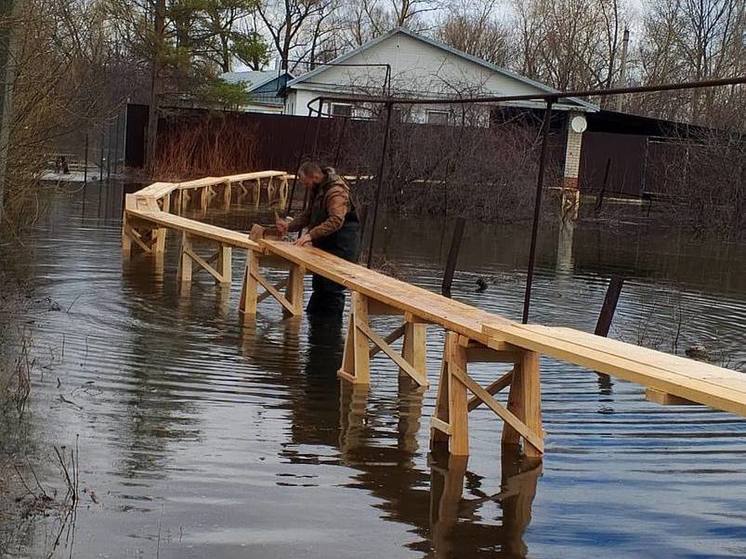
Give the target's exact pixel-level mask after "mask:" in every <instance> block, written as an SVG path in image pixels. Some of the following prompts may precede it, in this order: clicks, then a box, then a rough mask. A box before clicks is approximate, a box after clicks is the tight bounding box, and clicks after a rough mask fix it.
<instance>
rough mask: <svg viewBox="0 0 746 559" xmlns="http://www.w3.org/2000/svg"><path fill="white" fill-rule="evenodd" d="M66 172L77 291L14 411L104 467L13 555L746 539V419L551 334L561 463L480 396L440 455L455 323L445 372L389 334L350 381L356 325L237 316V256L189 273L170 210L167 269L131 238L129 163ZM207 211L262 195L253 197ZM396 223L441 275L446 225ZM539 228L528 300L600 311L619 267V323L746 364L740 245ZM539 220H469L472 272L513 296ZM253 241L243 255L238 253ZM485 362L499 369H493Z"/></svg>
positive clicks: (621, 553)
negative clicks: (649, 386) (434, 433)
mask: <svg viewBox="0 0 746 559" xmlns="http://www.w3.org/2000/svg"><path fill="white" fill-rule="evenodd" d="M54 196H55V200H54V204H53V205H52V211H51V213H50V214H49V216H48V217H47V218H46V219H45V221H44V222H43V223H42V224H40V226H39V227H38V230H37V231H36V232H35V235H34V239H33V241H32V246H33V254H34V256H35V260H34V264H33V273H34V276H35V284H36V286H37V292H36V294H35V297H37V298H39V299H43V298H46V297H49V298H50V300H51V301H53V302H56V303H57V304H58V306H59V309H60V310H58V311H53V310H49V311H45V312H39V313H38V315H37V316H35V317H33V318H34V320H35V322H34V323H33V324H32V325H31V328H32V333H33V343H34V354H35V356H36V358H37V365H36V368H35V370H34V372H33V378H32V381H33V385H32V390H31V399H30V402H29V407H28V410H27V412H26V414H25V415H24V417H23V419H22V421H21V422H20V423H18V422H15V423H9V422H7V421H6V423H5V424H4V425H3V429H4V431H3V433H2V435H1V436H0V437H1V438H2V442H1V444H2V445H3V446H4V447H5V448H6V449H7V448H14V449H17V450H21V451H26V452H28V453H30V454H31V455H32V456H33V457H35V458H36V459H39V460H40V461H41V462H42V466H39V469H38V471H37V473H38V475H39V476H40V478H41V482H42V483H44V484H50V485H54V484H58V483H59V472H57V470H56V469H55V467H54V464H53V463H52V462H51V461H47V462H46V465H44V464H45V462H44V461H43V458H44V457H47V456H49V454H50V451H51V448H52V445H68V446H71V445H74V444H75V440H76V436H78V435H79V453H80V485H81V489H85V490H86V491H85V493H82V494H81V505H80V506H79V507H78V510H77V515H76V517H75V518H74V524H73V525H72V526H71V528H70V529H68V530H67V531H66V532H65V536H64V537H63V538H61V541H60V544H59V545H58V546H57V548H56V549H53V547H54V540H55V538H56V536H57V533H58V531H59V524H58V520H56V518H55V517H54V516H51V517H48V518H45V517H37V518H36V519H34V520H32V521H29V522H28V523H27V525H26V529H25V532H24V534H23V538H22V539H23V543H22V545H21V546H20V547H14V548H13V549H11V550H9V554H10V555H9V556H11V557H47V556H48V555H49V554H50V552H51V553H52V554H53V556H56V557H81V558H88V557H112V558H118V557H124V558H146V557H154V558H155V557H159V558H202V557H209V558H218V559H223V558H225V559H232V558H264V557H267V558H279V557H283V558H284V557H318V558H330V557H340V558H346V557H356V558H364V557H370V558H379V557H386V558H399V557H401V558H404V557H412V558H416V557H443V558H445V557H452V558H464V559H467V558H473V557H511V558H513V557H531V558H546V559H550V558H557V557H563V558H576V557H577V558H587V557H608V558H640V557H645V558H647V557H650V558H653V557H655V558H661V557H708V558H709V557H745V556H746V512H744V511H746V421H744V420H742V419H739V418H737V417H735V416H733V415H729V414H726V413H720V412H716V411H713V410H710V409H707V408H704V407H699V406H673V407H662V406H659V405H657V404H653V403H650V402H648V401H646V400H645V397H644V391H643V389H642V388H641V387H639V386H637V385H634V384H629V383H624V382H619V381H616V380H611V381H610V382H604V381H603V380H599V378H598V377H597V376H596V375H594V374H593V373H591V372H589V371H587V370H583V369H579V368H576V367H573V366H570V365H565V364H559V363H557V362H554V361H552V360H548V359H545V360H543V362H542V376H543V386H542V389H543V406H544V422H545V429H546V431H547V433H548V435H547V441H546V443H547V449H546V457H545V459H544V461H543V464H540V465H537V464H520V465H518V466H517V465H516V464H515V461H514V457H511V456H501V454H500V444H499V441H500V424H499V423H498V421H497V419H496V418H495V417H494V415H493V414H491V412H489V411H484V410H482V409H479V410H476V411H474V412H472V415H471V417H470V422H471V448H472V456H471V457H470V460H469V462H468V465H467V466H466V469H465V471H461V470H460V468H459V464H458V463H455V462H454V463H452V464H448V463H445V464H444V463H442V462H437V461H433V460H431V459H430V458H429V457H428V425H429V417H430V415H431V413H432V410H433V404H434V395H435V388H434V385H435V381H436V380H437V373H438V367H439V359H440V352H441V344H442V332H437V331H435V330H434V329H433V331H432V333H431V335H430V337H429V341H428V367H429V376H430V379H431V383H433V387H432V388H431V389H430V390H428V391H426V392H421V391H417V390H414V389H407V388H404V389H403V390H402V391H401V392H400V391H399V389H398V383H397V375H396V370H395V368H394V366H393V364H392V363H390V362H388V361H386V360H384V359H383V358H376V359H375V360H374V361H373V363H372V378H373V382H372V385H371V386H370V389H369V390H368V391H355V392H352V391H350V390H349V389H347V388H345V389H342V388H340V385H339V383H338V381H337V380H336V377H335V371H336V369H337V367H338V364H339V360H340V356H341V343H342V337H341V331H340V329H339V328H336V327H335V326H334V325H330V324H328V323H321V324H312V323H309V321H308V320H307V319H306V318H305V317H304V318H303V319H302V320H297V319H293V320H284V321H283V320H282V316H281V313H280V310H279V308H278V307H277V306H276V305H274V304H273V303H272V302H270V301H265V302H264V303H262V304H261V307H260V313H259V316H258V317H257V318H256V320H255V321H253V322H250V323H247V324H241V322H240V321H239V317H238V313H237V304H238V296H239V290H240V285H239V282H235V284H234V285H233V286H232V288H231V289H230V290H228V291H225V290H220V289H218V288H216V287H215V286H214V285H213V284H212V283H210V282H208V281H207V279H206V278H204V277H201V278H200V279H199V280H198V281H195V283H194V285H193V287H192V289H191V291H190V292H189V294H188V295H180V294H179V293H178V292H177V289H176V282H175V269H176V261H175V253H176V252H175V250H174V249H175V246H176V239H174V238H173V236H172V237H170V238H169V244H168V248H167V256H166V260H165V267H164V271H163V272H162V273H161V272H158V271H156V270H154V268H153V266H152V262H150V261H148V260H147V259H145V258H143V257H139V256H138V257H135V258H133V260H132V261H131V262H130V263H123V262H122V259H121V256H120V248H119V246H120V245H119V243H120V216H121V200H122V187H121V186H117V185H112V186H109V187H104V188H99V187H88V188H87V189H86V190H85V191H81V192H62V193H57V194H55V195H54ZM208 219H211V220H213V221H216V222H219V223H227V224H231V225H232V226H234V227H248V225H249V224H250V223H251V222H253V221H254V217H252V216H251V215H250V214H248V213H247V212H244V211H241V210H240V209H235V211H233V212H232V213H231V214H230V215H220V214H214V215H210V216H208ZM264 219H266V218H264ZM383 226H385V230H383V229H382V231H384V232H383V233H382V234H381V235H380V236H379V241H380V246H379V249H378V250H379V252H381V251H383V250H385V251H386V254H387V259H388V260H389V261H390V262H391V263H392V265H393V266H394V267H395V269H396V271H397V273H398V274H400V275H401V276H402V277H403V278H405V279H407V280H409V281H411V282H413V283H416V284H418V285H422V286H425V287H428V288H430V289H433V290H438V289H439V283H440V277H441V274H442V266H443V259H444V256H443V255H444V254H445V253H446V251H447V248H448V246H447V245H448V239H449V236H450V233H449V231H448V230H447V229H448V227H446V226H445V225H444V224H443V223H442V222H439V221H437V220H433V221H424V220H403V219H389V220H386V221H385V223H384V224H383ZM544 229H545V232H544V234H543V235H542V239H541V242H540V246H539V254H540V262H539V265H540V267H539V270H538V276H537V278H536V284H535V289H534V303H533V308H532V320H534V321H537V322H539V321H540V322H544V323H548V324H562V325H570V326H574V327H578V328H583V329H589V330H592V328H593V326H594V324H595V320H596V316H597V313H598V310H599V308H600V305H601V302H602V300H603V296H604V292H605V288H606V283H607V281H608V277H609V275H610V274H612V273H623V274H625V276H626V277H627V283H626V285H625V288H624V291H623V293H622V296H621V300H620V304H619V309H618V312H617V316H616V319H615V323H614V326H613V328H612V335H613V336H614V337H617V338H621V339H625V340H628V341H634V342H638V341H639V342H642V343H645V344H647V345H651V346H654V347H659V348H661V349H664V350H667V351H671V350H672V349H676V350H677V351H678V352H679V353H683V352H684V351H685V350H686V349H687V348H689V347H692V346H696V345H703V346H705V347H706V348H707V350H708V351H709V352H710V354H711V356H712V358H713V359H715V360H716V361H718V362H720V363H725V364H727V365H729V366H733V367H740V368H742V369H743V368H744V360H746V347H744V341H745V340H746V337H745V333H746V330H745V329H744V325H745V324H746V279H745V274H744V273H745V272H746V247H744V246H737V245H722V244H718V243H712V242H709V243H704V242H699V243H697V242H691V241H687V240H686V239H685V238H684V237H676V236H670V235H663V234H661V233H654V232H653V231H651V230H649V229H646V228H640V227H634V226H614V227H612V226H610V225H609V224H600V223H596V224H593V223H590V224H588V223H585V224H582V225H580V226H579V227H578V229H577V230H576V231H575V235H574V240H573V242H569V241H568V239H566V238H565V239H564V240H563V241H559V240H558V236H557V233H556V231H550V230H548V228H546V227H545V228H544ZM527 246H528V237H527V227H525V226H521V227H513V228H510V229H499V228H495V227H487V226H479V225H470V226H469V228H468V229H467V234H466V238H465V243H464V251H463V254H462V257H461V260H460V263H459V271H458V273H457V275H456V280H455V283H454V288H453V293H454V296H455V297H456V298H458V299H461V300H463V301H467V302H469V303H471V304H474V305H477V306H479V307H482V308H485V309H488V310H490V311H494V312H497V313H501V314H504V315H507V316H509V317H513V318H517V317H519V316H520V310H521V301H522V296H523V287H524V280H525V260H526V258H525V254H526V252H527V250H526V249H527ZM570 248H572V250H570ZM242 266H243V256H242V255H238V257H237V258H235V262H234V277H240V271H241V267H242ZM480 277H481V278H484V279H485V280H486V281H487V282H488V284H489V288H488V289H487V291H485V292H483V293H477V292H476V290H475V281H476V279H477V278H480ZM309 280H310V279H309ZM309 283H310V281H309ZM308 287H310V286H308V285H307V288H308ZM374 325H375V326H376V328H377V329H379V330H380V331H385V330H386V329H388V328H389V327H393V326H394V322H392V320H391V319H389V318H386V317H382V318H379V319H377V320H376V321H375V323H374ZM471 371H472V372H473V374H474V376H475V378H476V379H478V380H480V381H482V382H483V383H484V384H486V383H487V382H489V381H490V380H491V379H493V378H494V375H495V370H494V368H493V366H490V365H476V366H473V367H472V368H471ZM462 482H463V484H464V490H463V496H462V497H461V498H460V499H459V498H458V496H457V495H456V496H455V497H454V490H453V488H454V487H460V486H461V483H462ZM91 491H93V492H94V494H95V496H96V499H95V501H97V502H94V500H93V499H92V498H91V496H90V495H91Z"/></svg>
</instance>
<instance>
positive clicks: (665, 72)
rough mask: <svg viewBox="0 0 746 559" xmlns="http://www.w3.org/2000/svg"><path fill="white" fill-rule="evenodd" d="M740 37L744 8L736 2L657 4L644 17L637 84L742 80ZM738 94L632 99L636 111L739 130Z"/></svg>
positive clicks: (745, 26)
mask: <svg viewBox="0 0 746 559" xmlns="http://www.w3.org/2000/svg"><path fill="white" fill-rule="evenodd" d="M745 36H746V5H744V3H743V2H742V1H740V0H696V1H695V0H657V1H656V2H655V3H654V4H653V5H652V6H651V7H650V9H649V10H648V12H647V13H646V15H645V18H644V27H643V38H642V41H641V45H640V51H639V57H640V64H641V70H640V72H641V78H640V79H641V81H642V82H643V83H647V84H655V83H664V82H673V81H689V80H704V79H710V78H719V77H728V76H736V75H743V74H744V73H746V42H744V40H743V37H745ZM742 89H743V88H739V87H732V88H719V89H708V90H704V91H697V90H695V91H694V92H692V93H690V94H678V95H665V94H658V95H649V96H645V97H642V98H639V99H637V100H636V104H635V108H636V109H637V110H639V111H641V112H646V113H650V114H658V115H661V116H664V117H667V118H673V119H681V120H691V121H693V122H699V123H703V124H709V125H717V124H725V125H730V126H732V125H733V124H739V125H741V126H744V125H745V124H746V120H744V107H746V105H744V100H745V99H744V93H743V91H742ZM713 119H714V120H713Z"/></svg>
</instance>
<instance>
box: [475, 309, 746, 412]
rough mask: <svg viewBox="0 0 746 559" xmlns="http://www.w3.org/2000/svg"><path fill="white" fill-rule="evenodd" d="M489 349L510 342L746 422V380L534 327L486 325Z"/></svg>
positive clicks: (680, 359)
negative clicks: (730, 413) (707, 407)
mask: <svg viewBox="0 0 746 559" xmlns="http://www.w3.org/2000/svg"><path fill="white" fill-rule="evenodd" d="M484 333H485V334H487V335H488V336H489V337H490V339H489V341H488V342H487V345H488V346H491V345H492V344H499V343H501V342H509V343H511V344H513V345H516V346H519V347H522V348H525V349H530V350H533V351H537V352H539V353H541V354H543V355H548V356H550V357H554V358H555V359H559V360H561V361H566V362H568V363H574V364H576V365H580V366H582V367H586V368H588V369H590V370H592V371H598V372H601V373H606V374H608V375H611V376H615V377H618V378H621V379H624V380H628V381H631V382H635V383H637V384H641V385H643V386H646V387H649V388H653V389H655V390H657V391H660V392H664V393H666V394H672V395H674V396H678V397H679V398H684V399H686V400H691V401H692V402H697V403H699V404H704V405H706V406H710V407H713V408H716V409H719V410H723V411H729V412H732V413H735V414H738V415H741V416H744V417H746V374H743V373H739V372H737V371H732V370H729V369H724V368H722V367H717V366H715V365H710V364H709V363H702V362H701V361H694V360H692V359H687V358H685V357H678V356H676V355H670V354H667V353H663V352H660V351H655V350H652V349H647V348H644V347H640V346H637V345H633V344H628V343H625V342H620V341H618V340H611V339H609V338H603V337H601V336H596V335H594V334H589V333H587V332H582V331H580V330H573V329H571V328H559V327H551V326H540V325H535V324H528V325H526V324H515V323H513V324H508V325H506V324H502V323H492V324H485V326H484Z"/></svg>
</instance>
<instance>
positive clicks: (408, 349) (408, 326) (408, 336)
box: [399, 321, 427, 380]
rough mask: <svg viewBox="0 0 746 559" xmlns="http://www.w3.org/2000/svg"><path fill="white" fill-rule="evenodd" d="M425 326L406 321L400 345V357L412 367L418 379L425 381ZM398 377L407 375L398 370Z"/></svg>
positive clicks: (402, 370) (403, 371)
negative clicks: (402, 340)
mask: <svg viewBox="0 0 746 559" xmlns="http://www.w3.org/2000/svg"><path fill="white" fill-rule="evenodd" d="M426 352H427V325H426V324H423V323H419V322H410V321H407V322H406V323H405V324H404V342H403V343H402V351H401V353H402V357H403V358H404V360H405V361H406V362H407V363H409V364H410V365H412V367H414V370H415V371H417V373H418V375H419V376H420V378H422V379H424V380H427V353H426ZM399 375H400V376H404V375H407V372H406V371H405V370H404V369H401V368H400V369H399Z"/></svg>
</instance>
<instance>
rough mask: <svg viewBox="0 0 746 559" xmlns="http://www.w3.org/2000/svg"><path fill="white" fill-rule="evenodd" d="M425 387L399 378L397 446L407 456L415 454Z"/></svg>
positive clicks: (407, 379) (407, 378) (406, 377)
mask: <svg viewBox="0 0 746 559" xmlns="http://www.w3.org/2000/svg"><path fill="white" fill-rule="evenodd" d="M426 390H427V387H424V386H418V385H417V384H416V383H414V382H413V381H412V379H411V378H410V377H408V376H399V430H398V446H399V449H401V450H403V451H405V452H406V453H407V454H408V455H413V454H414V453H415V452H417V448H418V446H417V433H418V432H419V430H420V418H421V417H422V398H423V396H424V395H425V391H426Z"/></svg>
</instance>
